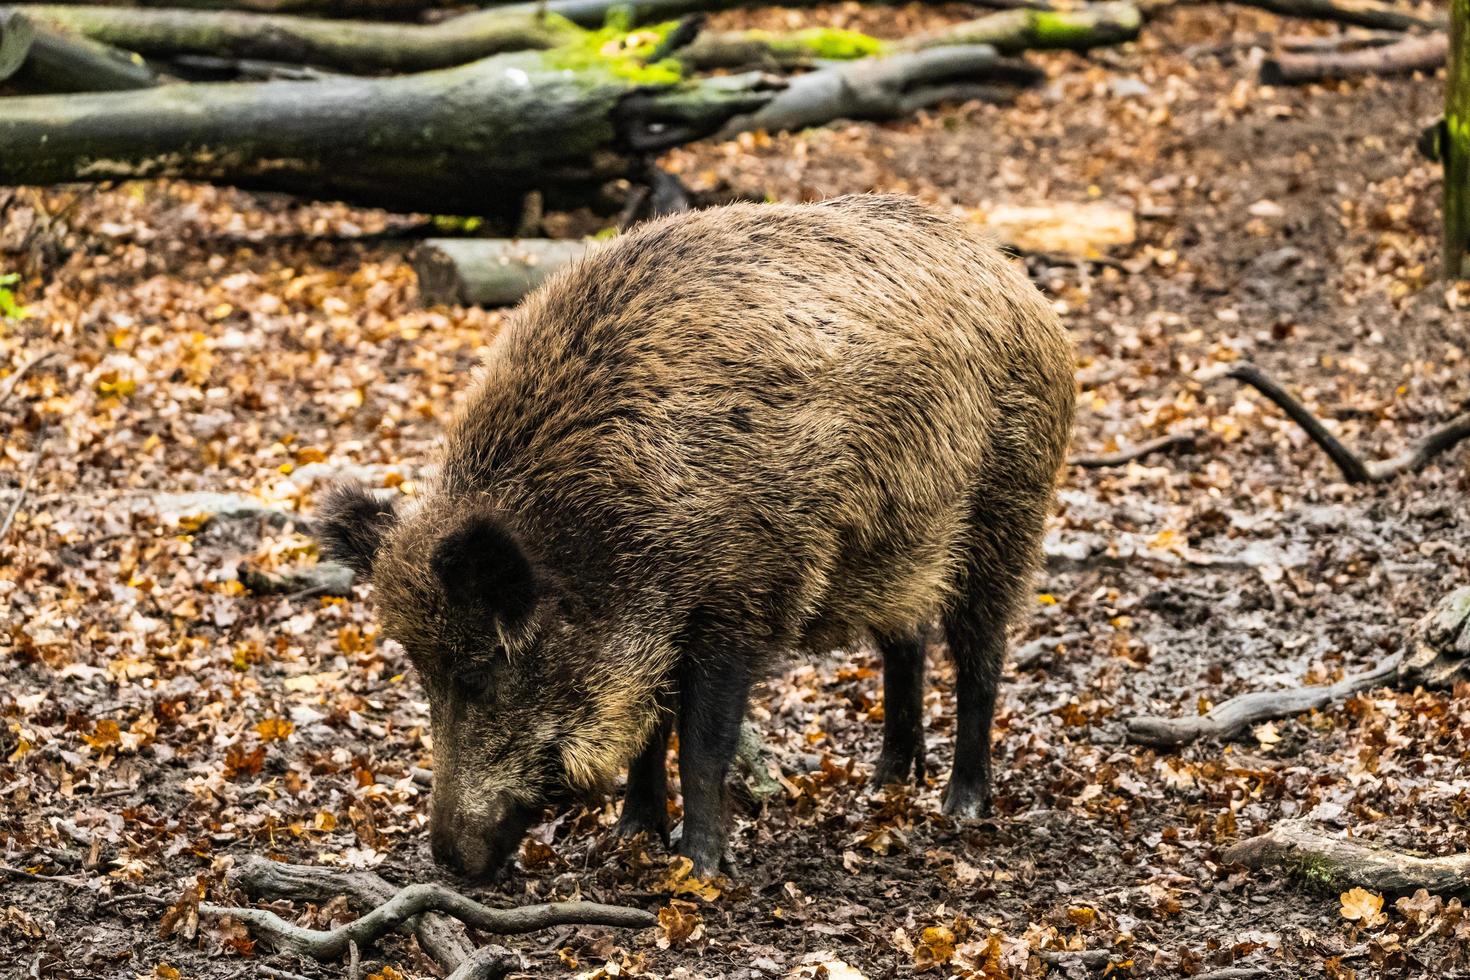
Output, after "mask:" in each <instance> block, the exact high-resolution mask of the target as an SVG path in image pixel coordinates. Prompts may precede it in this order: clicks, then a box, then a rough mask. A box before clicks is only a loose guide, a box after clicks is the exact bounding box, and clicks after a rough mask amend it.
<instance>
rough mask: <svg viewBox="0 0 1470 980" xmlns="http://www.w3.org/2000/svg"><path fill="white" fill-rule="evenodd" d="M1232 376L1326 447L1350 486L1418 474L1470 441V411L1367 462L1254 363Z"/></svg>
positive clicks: (1242, 367) (1231, 374) (1233, 372)
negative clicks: (1391, 453)
mask: <svg viewBox="0 0 1470 980" xmlns="http://www.w3.org/2000/svg"><path fill="white" fill-rule="evenodd" d="M1228 376H1229V377H1232V378H1235V379H1236V380H1237V381H1243V382H1245V383H1246V384H1248V385H1250V386H1251V387H1252V388H1254V389H1256V390H1257V391H1259V392H1260V393H1261V394H1263V395H1265V396H1266V397H1267V398H1268V399H1270V400H1271V401H1272V402H1274V403H1275V404H1276V406H1277V407H1278V408H1280V409H1281V410H1282V411H1283V412H1285V413H1286V414H1287V416H1288V417H1290V418H1291V420H1292V421H1293V422H1295V423H1296V424H1297V425H1299V426H1301V427H1302V429H1303V430H1305V431H1306V433H1307V435H1308V436H1309V437H1310V438H1311V440H1312V441H1313V442H1315V443H1316V444H1317V445H1319V446H1321V447H1322V450H1323V451H1324V452H1325V453H1327V455H1328V457H1329V458H1330V459H1331V460H1332V462H1333V463H1335V464H1336V465H1337V468H1338V469H1339V470H1341V471H1342V475H1343V478H1344V479H1345V480H1347V482H1349V483H1384V482H1387V481H1388V480H1392V479H1393V478H1394V477H1396V476H1399V475H1400V474H1403V473H1415V472H1418V471H1419V470H1422V469H1423V468H1424V467H1425V466H1427V465H1429V462H1430V460H1432V459H1434V457H1436V456H1438V455H1439V454H1440V453H1443V452H1445V451H1446V450H1448V449H1451V448H1453V447H1454V446H1456V445H1458V444H1459V443H1460V442H1462V441H1463V440H1465V439H1467V438H1470V412H1467V413H1465V414H1464V415H1460V416H1457V417H1455V418H1453V419H1451V420H1450V421H1449V422H1447V423H1445V424H1444V425H1442V426H1440V427H1439V428H1438V429H1435V430H1434V431H1432V432H1430V433H1429V434H1428V435H1427V436H1425V437H1424V438H1423V439H1421V440H1419V442H1417V443H1415V444H1414V445H1413V446H1412V447H1410V448H1409V449H1408V450H1407V451H1405V452H1403V453H1400V454H1399V455H1397V456H1394V457H1393V458H1392V459H1386V460H1383V461H1382V462H1377V463H1374V462H1365V461H1364V460H1363V458H1362V457H1361V456H1359V455H1358V454H1357V453H1355V452H1353V451H1352V450H1351V449H1349V448H1348V447H1347V446H1345V445H1343V444H1342V442H1341V441H1340V440H1339V439H1338V438H1337V437H1336V436H1334V435H1333V434H1332V433H1331V432H1328V431H1327V428H1326V427H1325V426H1324V425H1323V424H1322V423H1321V422H1320V421H1318V419H1317V417H1316V416H1315V415H1313V414H1312V413H1311V412H1309V411H1307V408H1306V406H1304V405H1303V404H1302V403H1301V402H1300V401H1298V400H1297V399H1296V398H1295V397H1293V396H1292V395H1291V394H1290V393H1289V392H1288V391H1287V390H1286V389H1285V388H1283V387H1281V386H1280V385H1279V384H1277V383H1276V382H1275V381H1273V380H1271V379H1270V378H1269V377H1267V376H1266V375H1265V374H1264V373H1263V372H1262V371H1261V369H1260V368H1258V367H1256V366H1255V365H1253V364H1240V365H1237V366H1235V367H1233V368H1231V369H1230V371H1229V372H1228Z"/></svg>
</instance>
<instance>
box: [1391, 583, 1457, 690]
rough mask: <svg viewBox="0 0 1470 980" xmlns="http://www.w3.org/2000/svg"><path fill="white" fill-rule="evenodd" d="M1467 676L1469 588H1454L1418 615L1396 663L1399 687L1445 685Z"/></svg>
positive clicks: (1443, 686) (1441, 686) (1440, 686)
mask: <svg viewBox="0 0 1470 980" xmlns="http://www.w3.org/2000/svg"><path fill="white" fill-rule="evenodd" d="M1463 680H1470V588H1467V589H1457V590H1455V591H1454V592H1451V593H1450V594H1449V595H1447V596H1445V597H1444V598H1443V599H1441V600H1440V602H1439V605H1437V606H1436V607H1435V608H1434V610H1433V611H1432V612H1430V613H1429V615H1427V616H1425V617H1424V618H1423V619H1421V620H1420V621H1419V622H1418V623H1417V624H1416V625H1415V626H1414V629H1413V632H1412V633H1411V634H1410V638H1409V652H1408V654H1407V656H1405V657H1404V662H1403V664H1401V665H1400V666H1399V676H1398V682H1399V686H1400V687H1406V688H1412V687H1415V686H1422V687H1437V688H1447V687H1450V686H1452V685H1453V684H1454V683H1455V682H1456V681H1463Z"/></svg>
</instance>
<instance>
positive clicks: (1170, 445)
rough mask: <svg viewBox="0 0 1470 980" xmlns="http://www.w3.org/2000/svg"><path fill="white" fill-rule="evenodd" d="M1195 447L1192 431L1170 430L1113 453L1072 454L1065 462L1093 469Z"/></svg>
mask: <svg viewBox="0 0 1470 980" xmlns="http://www.w3.org/2000/svg"><path fill="white" fill-rule="evenodd" d="M1194 447H1195V438H1194V433H1192V432H1171V433H1170V434H1169V435H1166V436H1159V437H1158V438H1157V439H1150V440H1149V441H1148V442H1141V443H1139V444H1138V445H1136V446H1134V447H1133V448H1132V449H1125V450H1119V451H1118V452H1115V453H1101V454H1099V455H1096V456H1087V455H1084V456H1073V457H1072V458H1071V459H1069V460H1067V462H1069V463H1071V464H1072V465H1073V466H1080V467H1082V468H1083V469H1087V470H1095V469H1102V468H1104V467H1108V466H1126V465H1128V464H1129V463H1131V462H1133V461H1134V460H1138V459H1142V458H1143V457H1145V456H1150V455H1152V454H1154V453H1158V452H1164V451H1173V450H1179V451H1181V452H1193V451H1194Z"/></svg>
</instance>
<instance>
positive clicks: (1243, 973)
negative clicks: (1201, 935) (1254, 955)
mask: <svg viewBox="0 0 1470 980" xmlns="http://www.w3.org/2000/svg"><path fill="white" fill-rule="evenodd" d="M1270 975H1271V971H1270V970H1268V969H1266V968H1265V967H1260V966H1227V967H1226V968H1225V969H1223V970H1211V971H1210V972H1209V973H1197V974H1195V977H1194V980H1256V978H1258V977H1268V976H1270Z"/></svg>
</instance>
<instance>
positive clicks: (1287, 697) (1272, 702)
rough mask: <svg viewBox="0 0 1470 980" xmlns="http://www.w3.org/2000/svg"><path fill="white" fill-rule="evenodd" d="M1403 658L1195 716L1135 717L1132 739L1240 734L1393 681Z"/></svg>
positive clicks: (1149, 741) (1179, 740) (1178, 740)
mask: <svg viewBox="0 0 1470 980" xmlns="http://www.w3.org/2000/svg"><path fill="white" fill-rule="evenodd" d="M1401 660H1402V657H1399V656H1394V657H1390V658H1389V659H1388V660H1386V661H1384V662H1383V664H1382V665H1381V666H1379V667H1378V668H1377V669H1375V670H1371V671H1369V672H1368V673H1366V674H1353V675H1352V676H1350V677H1344V678H1343V679H1342V680H1340V681H1338V682H1337V683H1336V684H1322V685H1318V686H1313V687H1301V688H1297V689H1296V690H1288V691H1254V692H1252V693H1250V694H1243V695H1241V696H1240V697H1238V698H1231V699H1230V700H1229V701H1226V702H1225V703H1223V704H1220V705H1216V706H1215V708H1214V709H1213V710H1211V711H1210V712H1209V713H1208V714H1203V715H1200V716H1198V717H1195V718H1165V717H1163V716H1160V715H1142V716H1140V717H1138V718H1130V719H1128V723H1127V730H1128V741H1130V742H1137V743H1140V744H1143V745H1152V746H1156V747H1160V748H1173V747H1175V746H1180V745H1188V744H1189V743H1191V742H1194V741H1197V740H1199V739H1202V738H1218V739H1230V738H1235V737H1236V736H1238V735H1241V734H1243V733H1245V732H1246V731H1247V730H1249V729H1250V727H1251V726H1252V725H1256V724H1259V723H1260V722H1263V721H1270V720H1272V719H1275V718H1290V717H1291V716H1292V715H1299V714H1301V713H1302V712H1304V711H1311V710H1312V709H1314V708H1322V707H1326V706H1327V705H1329V704H1335V703H1337V702H1338V701H1345V700H1347V699H1348V698H1350V697H1352V696H1353V695H1354V694H1356V693H1358V692H1359V691H1363V690H1366V689H1368V688H1370V687H1378V686H1379V685H1381V684H1388V683H1392V682H1393V680H1394V679H1395V678H1396V677H1397V676H1398V669H1399V663H1400V661H1401Z"/></svg>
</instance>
